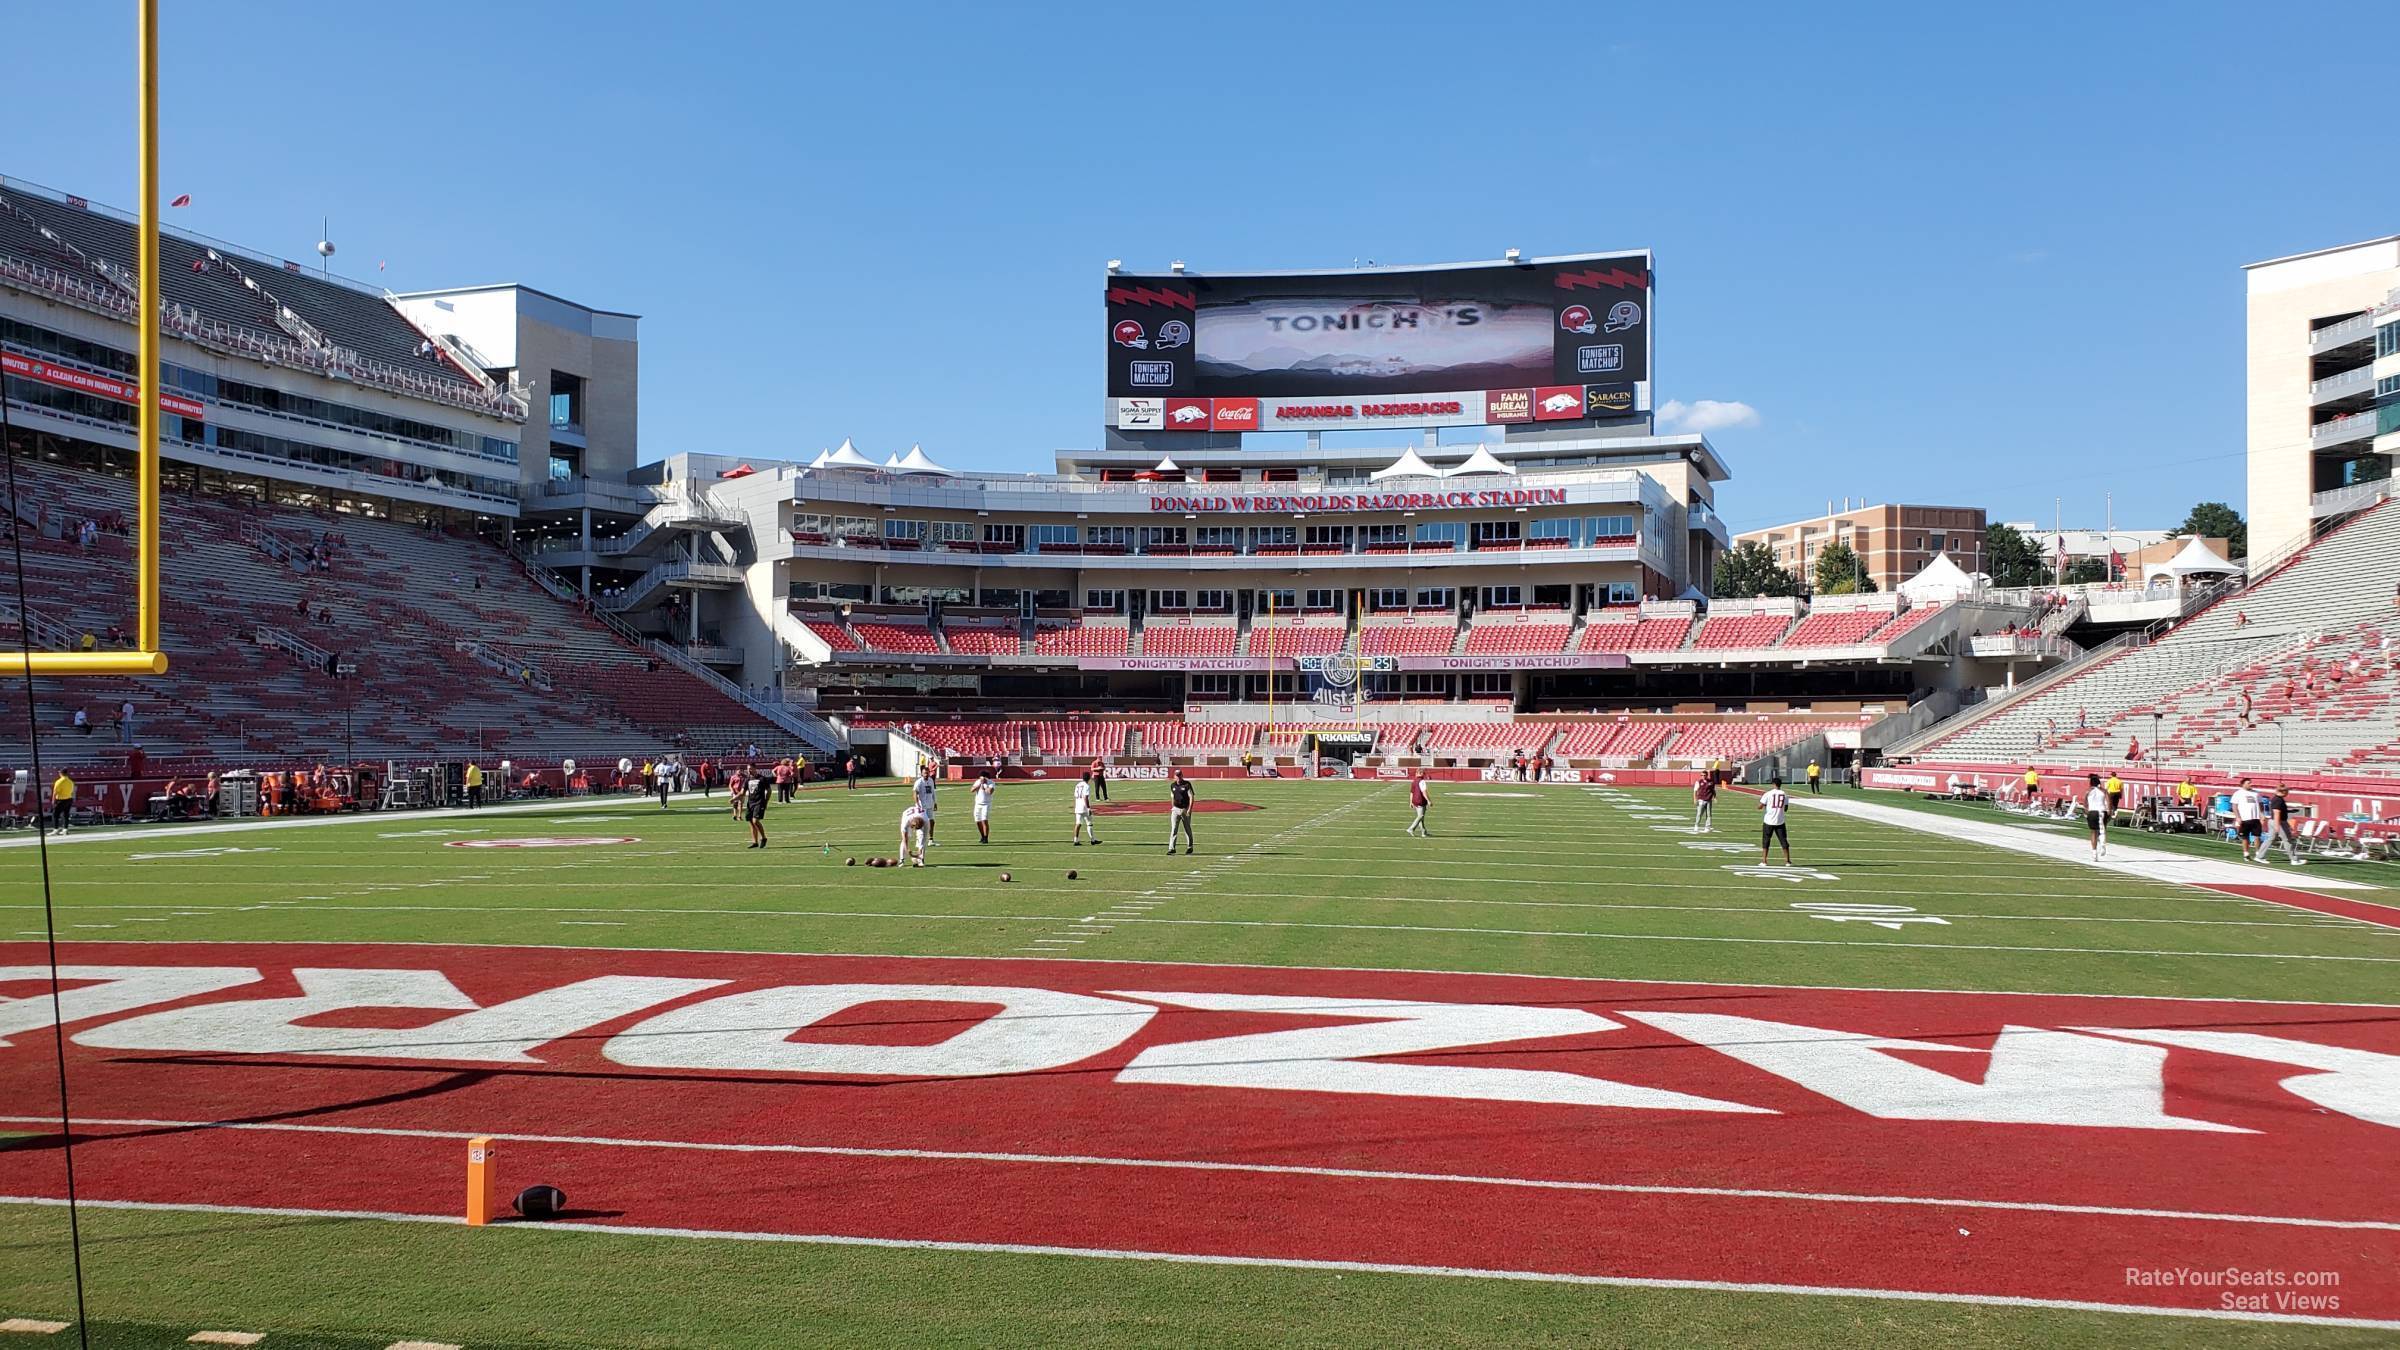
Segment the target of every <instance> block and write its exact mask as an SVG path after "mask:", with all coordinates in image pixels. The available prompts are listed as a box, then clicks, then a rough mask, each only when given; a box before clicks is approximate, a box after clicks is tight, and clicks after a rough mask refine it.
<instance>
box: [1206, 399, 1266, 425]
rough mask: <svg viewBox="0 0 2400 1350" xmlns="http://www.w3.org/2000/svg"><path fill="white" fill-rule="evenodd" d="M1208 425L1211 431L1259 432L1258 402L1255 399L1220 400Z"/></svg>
mask: <svg viewBox="0 0 2400 1350" xmlns="http://www.w3.org/2000/svg"><path fill="white" fill-rule="evenodd" d="M1208 425H1209V430H1211V431H1256V430H1258V400H1257V399H1254V398H1221V399H1218V400H1217V401H1216V406H1215V408H1214V412H1213V416H1211V417H1210V419H1209V424H1208Z"/></svg>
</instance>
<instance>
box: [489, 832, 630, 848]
mask: <svg viewBox="0 0 2400 1350" xmlns="http://www.w3.org/2000/svg"><path fill="white" fill-rule="evenodd" d="M640 842H642V841H641V840H639V839H636V838H634V837H633V836H632V835H630V834H529V835H523V836H520V837H518V838H515V839H453V840H450V841H449V842H448V843H445V844H443V845H442V847H443V848H589V847H591V846H593V845H595V844H638V843H640Z"/></svg>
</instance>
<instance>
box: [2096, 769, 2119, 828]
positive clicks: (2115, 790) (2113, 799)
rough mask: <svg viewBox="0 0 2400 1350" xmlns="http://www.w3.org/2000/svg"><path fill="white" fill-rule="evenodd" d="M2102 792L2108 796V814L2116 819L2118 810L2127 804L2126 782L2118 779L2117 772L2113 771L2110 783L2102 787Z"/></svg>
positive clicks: (2110, 773)
mask: <svg viewBox="0 0 2400 1350" xmlns="http://www.w3.org/2000/svg"><path fill="white" fill-rule="evenodd" d="M2100 790H2101V791H2102V792H2105V793H2107V794H2108V814H2109V817H2110V818H2111V819H2114V818H2115V817H2116V814H2117V811H2118V808H2120V807H2121V806H2123V805H2124V802H2125V780H2124V779H2122V778H2119V777H2117V775H2116V771H2115V770H2113V769H2112V770H2110V771H2109V775H2108V781H2107V782H2105V783H2102V784H2101V785H2100Z"/></svg>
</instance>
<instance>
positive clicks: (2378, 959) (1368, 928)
mask: <svg viewBox="0 0 2400 1350" xmlns="http://www.w3.org/2000/svg"><path fill="white" fill-rule="evenodd" d="M1298 898H1303V899H1314V898H1320V897H1313V896H1302V897H1298ZM321 908H327V909H335V910H340V911H342V912H345V913H350V912H356V913H384V912H388V911H419V910H430V911H435V912H443V913H466V914H485V913H493V914H550V913H570V914H573V913H587V914H588V913H608V914H705V915H711V916H722V917H736V918H759V919H788V918H809V919H909V920H949V921H953V922H961V923H976V922H1007V921H1030V922H1037V923H1038V922H1055V921H1058V920H1060V919H1064V918H1065V917H1066V916H1064V915H1042V914H922V913H920V914H901V913H893V912H890V911H884V910H874V911H860V912H855V913H854V912H847V911H842V910H821V909H812V910H750V909H728V910H715V909H622V908H617V909H581V910H559V909H549V908H538V909H520V908H511V907H508V906H498V907H489V906H474V905H356V906H323V907H321ZM1762 912H1764V913H1773V912H1775V911H1772V910H1767V911H1762ZM1121 922H1123V923H1126V924H1180V925H1186V926H1190V927H1198V928H1301V929H1323V930H1331V931H1337V932H1358V933H1447V934H1460V935H1470V936H1480V937H1545V938H1584V939H1588V940H1592V941H1605V942H1713V943H1738V944H1743V945H1754V946H1768V947H1899V948H1922V949H1925V950H1928V951H1960V952H2044V953H2052V954H2063V955H2073V956H2162V957H2194V958H2208V959H2221V960H2253V961H2346V962H2363V963H2366V964H2370V965H2400V956H2338V955H2318V954H2311V953H2306V952H2196V951H2176V950H2172V949H2156V948H2147V947H2027V946H2017V945H2014V944H2010V943H1975V942H1873V941H1859V942H1845V941H1841V940H1838V939H1833V938H1771V937H1709V936H1699V935H1694V934H1676V933H1589V932H1580V931H1576V930H1573V929H1556V928H1456V927H1440V926H1435V925H1430V924H1379V923H1303V922H1299V921H1296V920H1284V919H1163V918H1153V917H1149V916H1140V917H1133V918H1127V919H1124V920H1121ZM75 926H76V927H78V928H114V927H116V925H115V924H77V925H75ZM2287 926H2289V927H2302V926H2304V925H2299V924H2292V925H2287ZM1079 940H1080V939H1079ZM378 945H384V946H412V945H423V946H455V945H472V946H522V945H538V944H521V943H474V944H453V943H423V944H413V943H384V944H378ZM652 950H658V949H652ZM1165 964H1169V965H1175V964H1191V963H1187V962H1167V963H1165ZM1295 968H1297V967H1295ZM1365 969H1381V967H1365ZM1804 987H1805V986H1804ZM2233 1001H2235V1002H2242V1001H2246V1000H2233Z"/></svg>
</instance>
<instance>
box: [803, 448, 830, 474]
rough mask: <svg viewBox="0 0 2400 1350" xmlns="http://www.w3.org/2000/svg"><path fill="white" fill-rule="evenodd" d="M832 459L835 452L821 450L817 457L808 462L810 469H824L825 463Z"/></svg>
mask: <svg viewBox="0 0 2400 1350" xmlns="http://www.w3.org/2000/svg"><path fill="white" fill-rule="evenodd" d="M831 458H833V452H832V451H831V450H819V451H818V452H817V457H816V458H815V459H812V460H810V461H809V462H808V467H810V468H812V469H822V468H824V467H825V461H827V460H829V459H831Z"/></svg>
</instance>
